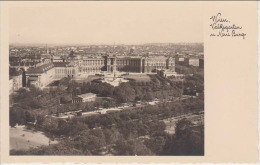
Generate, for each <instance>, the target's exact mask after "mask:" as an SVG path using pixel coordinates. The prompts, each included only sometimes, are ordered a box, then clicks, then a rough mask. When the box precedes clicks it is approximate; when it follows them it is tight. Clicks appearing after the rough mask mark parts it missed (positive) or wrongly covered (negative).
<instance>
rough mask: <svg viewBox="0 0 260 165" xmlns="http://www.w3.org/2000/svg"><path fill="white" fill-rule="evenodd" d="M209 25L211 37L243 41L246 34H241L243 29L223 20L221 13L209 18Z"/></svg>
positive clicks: (227, 20)
mask: <svg viewBox="0 0 260 165" xmlns="http://www.w3.org/2000/svg"><path fill="white" fill-rule="evenodd" d="M210 20H212V23H211V24H210V27H211V29H212V30H213V32H212V33H211V34H210V36H211V37H237V38H238V37H240V38H243V39H245V38H246V33H244V32H243V27H242V26H238V25H236V24H233V23H231V21H230V20H229V19H226V18H223V17H222V14H221V13H218V14H217V15H214V16H212V17H210Z"/></svg>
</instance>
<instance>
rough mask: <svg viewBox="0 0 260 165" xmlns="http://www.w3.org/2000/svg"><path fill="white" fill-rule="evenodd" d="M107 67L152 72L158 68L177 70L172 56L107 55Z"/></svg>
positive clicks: (118, 69)
mask: <svg viewBox="0 0 260 165" xmlns="http://www.w3.org/2000/svg"><path fill="white" fill-rule="evenodd" d="M105 64H106V65H105V68H106V71H107V72H115V71H120V72H136V73H151V72H156V70H158V69H168V70H171V71H175V61H174V59H173V58H172V57H164V56H153V57H141V56H119V57H115V56H112V57H111V56H106V57H105Z"/></svg>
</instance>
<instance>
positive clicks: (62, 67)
mask: <svg viewBox="0 0 260 165" xmlns="http://www.w3.org/2000/svg"><path fill="white" fill-rule="evenodd" d="M53 65H54V68H55V74H54V79H56V80H59V79H62V78H64V77H68V78H75V77H77V75H78V64H77V63H75V62H53Z"/></svg>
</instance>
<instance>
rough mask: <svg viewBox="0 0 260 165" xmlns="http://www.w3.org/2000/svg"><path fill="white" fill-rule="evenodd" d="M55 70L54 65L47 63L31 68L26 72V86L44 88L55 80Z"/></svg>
mask: <svg viewBox="0 0 260 165" xmlns="http://www.w3.org/2000/svg"><path fill="white" fill-rule="evenodd" d="M54 76H55V68H54V65H53V63H51V62H50V63H45V64H42V65H38V66H37V67H33V68H29V69H28V70H27V72H26V85H27V86H30V85H34V86H36V87H40V88H43V87H45V86H47V85H48V84H50V83H51V82H52V81H53V80H54Z"/></svg>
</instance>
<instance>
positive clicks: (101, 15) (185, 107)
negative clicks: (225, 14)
mask: <svg viewBox="0 0 260 165" xmlns="http://www.w3.org/2000/svg"><path fill="white" fill-rule="evenodd" d="M195 6H196V9H194V8H193V7H194V5H193V6H190V5H189V4H186V5H175V4H174V3H170V5H169V3H163V2H162V3H158V4H157V5H153V4H150V3H140V5H136V3H135V5H132V3H131V2H128V3H126V2H102V3H100V2H84V3H81V4H80V5H78V4H77V3H70V4H67V3H65V2H63V3H59V5H51V3H50V4H47V3H46V4H44V5H38V4H37V2H35V3H31V4H27V5H21V4H19V5H16V4H12V5H11V6H10V8H9V28H10V30H9V41H10V42H9V136H10V137H9V139H10V141H9V143H10V144H9V145H10V147H9V148H10V155H60V156H66V155H86V156H87V155H99V156H119V155H124V156H160V155H169V156H204V43H203V17H202V11H201V10H198V9H200V5H199V4H198V5H195ZM173 11H174V12H173ZM187 11H189V14H186V13H187ZM183 13H185V14H183Z"/></svg>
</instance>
